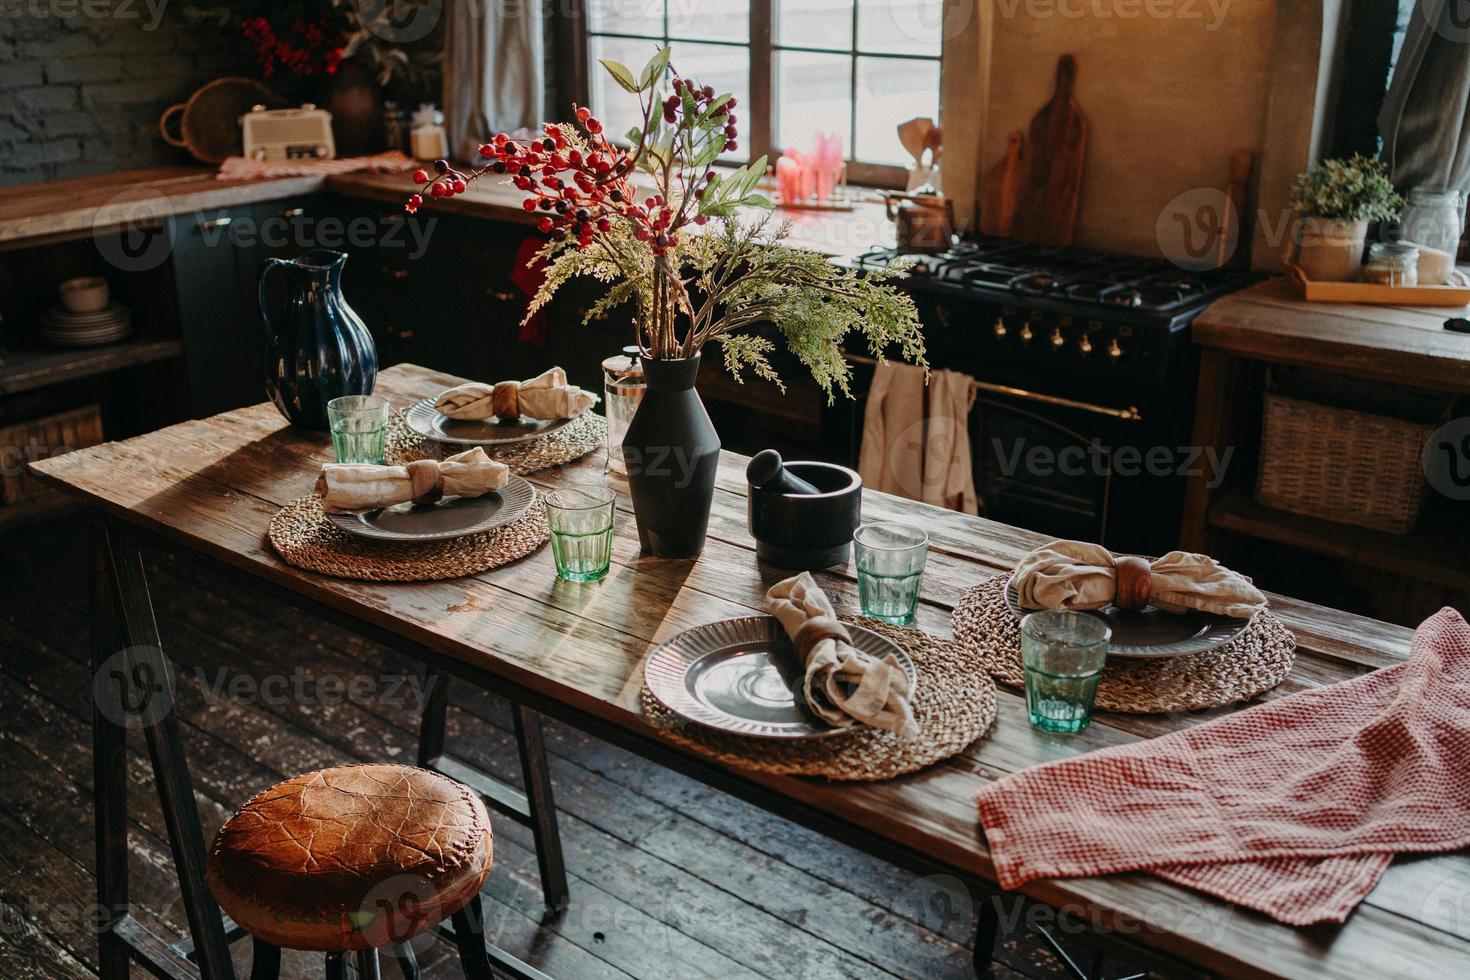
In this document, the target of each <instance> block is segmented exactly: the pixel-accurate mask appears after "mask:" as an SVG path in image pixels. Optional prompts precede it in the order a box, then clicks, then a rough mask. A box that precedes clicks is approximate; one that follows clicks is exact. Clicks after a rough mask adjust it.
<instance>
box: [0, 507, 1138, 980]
mask: <svg viewBox="0 0 1470 980" xmlns="http://www.w3.org/2000/svg"><path fill="white" fill-rule="evenodd" d="M85 542H86V535H85V528H84V526H83V523H82V521H81V520H79V519H76V518H75V517H68V518H63V519H59V520H56V521H54V522H52V523H50V524H46V525H39V526H35V527H31V528H26V529H23V530H16V531H11V532H8V533H6V534H4V535H0V651H3V661H0V719H3V720H0V772H3V773H4V776H3V780H4V787H3V790H0V857H3V861H0V976H3V977H5V978H24V977H72V976H77V977H83V976H86V975H88V974H89V973H90V972H95V964H96V938H95V927H94V926H93V925H92V923H93V922H94V921H95V919H96V916H97V913H98V910H97V909H96V908H95V906H94V901H95V897H94V890H93V888H94V886H93V877H92V869H93V849H92V829H91V803H92V800H91V758H90V755H91V753H90V743H89V741H88V739H89V735H88V728H87V719H88V718H89V717H90V705H89V699H90V679H89V676H88V668H87V649H88V647H87V615H88V611H87V607H86V601H85V595H86V590H85V588H84V585H85V582H84V577H83V576H84V559H85V553H86V552H85ZM147 558H148V562H149V567H150V570H151V572H150V573H151V575H152V583H153V587H154V601H155V602H156V604H157V611H158V616H159V620H160V627H161V631H162V634H163V638H164V644H165V649H166V650H167V652H168V654H169V656H170V657H171V658H172V660H173V661H174V663H175V665H176V667H177V671H178V675H177V677H176V687H177V703H176V705H175V709H176V710H177V711H178V712H179V716H180V718H181V720H182V722H183V725H184V732H185V738H186V743H187V750H188V752H189V757H190V762H191V765H192V767H193V771H194V776H195V783H196V793H197V797H198V803H199V807H200V811H201V815H202V820H203V823H204V830H205V833H206V835H212V834H213V833H214V831H215V830H216V829H217V828H218V827H219V825H220V824H221V823H222V822H223V821H224V820H225V819H226V818H227V817H228V815H229V814H230V813H232V812H233V810H234V808H235V807H237V806H238V805H239V804H241V803H242V802H244V801H245V800H246V799H248V798H249V797H250V796H251V795H253V794H254V793H255V792H257V791H258V790H260V789H262V788H264V787H265V786H267V785H269V784H271V783H273V782H275V781H277V780H279V779H282V778H285V777H287V776H290V775H294V774H295V773H297V772H301V771H304V770H308V769H313V768H319V767H321V766H328V765H337V764H342V763H347V762H353V761H383V760H386V761H402V762H411V761H412V760H413V758H414V754H415V746H416V731H417V727H416V726H417V712H418V708H419V705H420V704H421V701H420V698H421V697H422V694H423V690H422V680H421V678H420V676H419V675H418V674H417V673H416V672H414V671H413V670H412V668H411V667H409V666H408V665H405V664H403V663H402V662H401V661H399V660H398V659H397V658H396V657H395V656H394V655H393V654H391V653H390V652H388V651H386V650H384V649H382V648H379V647H376V646H374V645H372V644H370V643H367V642H365V641H363V640H361V639H359V638H357V637H355V636H352V635H349V634H346V633H343V632H342V631H340V630H338V629H336V628H335V627H332V626H330V625H329V624H327V623H325V622H322V621H320V620H316V619H314V618H312V617H309V616H307V615H305V614H301V613H298V612H296V611H295V610H292V609H289V608H285V607H281V606H278V605H275V604H273V603H271V602H269V601H268V600H266V599H265V598H264V597H262V596H260V595H259V594H256V593H252V592H242V593H235V592H225V591H223V590H222V589H221V588H220V587H219V586H218V584H217V583H216V582H214V581H212V580H211V578H210V576H209V574H208V567H207V565H205V564H202V563H198V562H196V561H195V560H193V559H190V558H184V557H176V556H171V555H167V554H163V553H154V552H148V553H147ZM530 560H533V561H534V560H544V559H536V558H533V559H530ZM451 701H452V703H453V704H454V705H455V706H456V708H457V710H454V711H452V712H451V714H450V729H449V731H450V745H451V747H452V750H453V751H454V752H455V754H456V755H458V756H459V757H461V758H463V759H465V760H467V761H469V762H471V763H473V764H475V765H477V766H479V767H481V768H483V769H484V770H486V771H488V772H491V773H493V774H495V775H497V776H499V777H501V778H502V779H506V780H507V781H511V782H516V781H518V779H519V768H518V764H517V762H516V758H515V751H514V743H513V741H512V738H511V735H510V720H509V714H508V712H507V710H506V706H505V704H504V703H503V702H501V701H499V700H498V699H496V698H494V697H493V696H492V695H489V694H485V693H482V692H473V691H470V690H468V689H465V688H464V687H462V686H461V687H457V688H455V690H454V693H453V696H452V698H451ZM547 739H548V746H549V749H550V751H551V752H552V755H553V758H552V770H553V779H554V781H555V786H556V793H557V803H558V807H559V810H560V821H561V827H562V835H563V841H564V846H565V848H566V851H567V855H566V856H567V864H568V868H569V871H570V873H571V876H572V879H571V907H570V908H569V909H568V910H567V911H566V912H564V913H561V914H559V915H553V914H549V913H547V912H546V910H545V908H544V907H543V905H542V903H541V901H540V888H539V882H538V879H537V876H536V864H535V856H534V852H533V845H532V840H531V836H530V832H529V831H528V830H526V829H524V828H522V827H520V826H518V825H516V824H515V823H513V822H511V821H509V820H506V819H496V818H493V817H492V819H493V821H494V824H495V836H496V841H495V845H496V846H495V858H496V861H495V870H494V872H493V873H492V874H491V877H490V880H489V882H488V883H487V885H486V896H487V909H488V914H489V919H490V921H489V924H488V927H487V932H488V933H489V934H490V935H491V936H492V937H493V938H494V940H495V941H496V942H498V943H499V944H500V945H501V946H503V947H504V948H506V949H508V950H509V951H511V952H512V953H514V954H515V955H517V956H520V957H522V958H524V959H526V960H528V961H530V962H533V963H534V964H536V965H537V966H539V967H540V968H541V969H543V970H545V971H546V972H548V973H550V974H552V975H553V976H555V977H559V978H583V977H587V978H593V977H596V978H621V977H653V978H671V980H685V978H693V977H715V976H718V977H721V978H727V977H728V978H736V977H780V978H795V977H800V978H806V977H864V978H866V977H888V976H898V977H914V978H925V980H927V978H944V977H966V976H971V975H972V970H971V967H970V953H969V949H968V944H969V942H970V930H971V928H972V925H973V907H972V905H971V901H970V899H969V897H968V896H966V895H965V894H964V892H963V890H962V889H961V888H960V886H959V883H958V882H956V881H954V880H952V879H947V878H945V877H943V876H939V877H933V878H921V877H918V876H916V875H913V874H911V873H909V872H906V871H903V870H900V869H898V868H895V867H892V866H890V865H887V864H884V863H882V862H879V861H876V860H874V859H872V858H869V857H867V856H865V855H863V854H861V853H859V852H857V851H854V850H851V849H850V848H847V847H845V846H843V845H840V844H836V843H834V842H831V841H828V840H826V839H825V838H822V837H821V836H819V835H816V834H814V833H812V832H810V831H807V830H805V829H804V828H802V827H799V826H797V825H795V824H792V823H790V822H788V821H785V820H782V819H779V818H777V817H773V816H771V815H769V814H767V813H765V812H764V811H761V810H759V809H756V808H754V807H751V806H749V805H747V804H745V803H742V802H741V801H739V800H736V799H733V798H731V797H728V796H724V795H721V794H719V793H716V792H714V791H712V790H709V789H707V788H705V787H704V786H702V785H701V784H699V783H696V782H694V781H692V780H689V779H687V778H685V777H682V776H679V775H677V774H674V773H671V772H668V771H666V770H663V769H660V768H658V767H656V766H653V765H651V764H649V763H647V762H644V761H643V760H641V759H639V758H637V757H635V756H632V755H630V754H628V753H625V752H622V751H620V750H617V749H614V748H612V747H610V746H607V745H605V744H603V743H600V742H598V741H596V740H594V739H591V738H588V737H587V736H584V735H582V734H580V733H578V732H576V731H574V730H571V729H569V728H567V727H565V726H562V725H557V724H549V725H548V728H547ZM129 748H130V750H131V752H130V758H129V770H130V775H131V777H132V778H131V786H132V790H133V791H132V796H131V804H132V811H131V812H132V826H131V834H130V839H131V849H132V853H133V868H134V886H133V896H132V900H133V910H134V913H135V915H137V916H138V917H139V918H140V919H141V920H142V921H143V922H145V923H147V924H148V925H150V926H151V927H152V928H154V929H155V930H157V931H158V932H159V933H160V934H162V935H164V936H166V937H168V938H170V939H172V938H174V937H176V936H177V935H178V934H179V931H180V929H181V928H182V924H183V919H184V917H183V910H182V907H181V906H180V904H179V902H178V901H177V898H176V896H175V894H174V890H175V889H174V887H173V884H172V876H173V866H172V862H171V860H170V859H169V856H168V852H167V847H166V845H165V843H164V841H165V831H164V826H163V821H162V817H161V814H160V812H159V809H158V804H157V799H156V796H155V795H154V791H153V786H152V780H151V777H150V775H149V772H148V766H147V759H146V754H145V752H144V747H143V745H142V739H141V738H137V737H135V738H133V739H132V740H131V741H130V744H129ZM1024 918H1025V917H1024V916H1021V915H1016V916H1015V917H1014V921H1018V922H1019V921H1023V920H1024ZM1084 942H1089V943H1090V940H1084ZM245 946H246V944H236V955H237V957H238V959H237V969H240V968H241V967H242V966H244V964H245V962H246V959H247V957H248V954H247V952H246V948H245ZM996 955H997V961H996V963H995V972H996V975H997V976H999V977H1003V978H1016V977H1021V976H1027V977H1034V978H1042V980H1047V978H1052V977H1061V976H1064V975H1065V974H1064V973H1063V971H1062V969H1061V966H1060V964H1059V963H1058V961H1057V960H1056V959H1055V958H1054V957H1053V956H1052V955H1051V953H1050V952H1049V951H1047V950H1046V949H1045V948H1044V947H1043V946H1042V945H1041V944H1040V943H1039V941H1038V940H1037V939H1035V938H1034V937H1033V936H1031V935H1030V934H1028V933H1025V931H1024V929H1021V930H1019V931H1018V932H1013V931H1010V930H1008V931H1007V932H1006V934H1005V936H1004V938H1003V941H1002V942H1001V943H1000V944H999V945H998V947H997V950H996ZM425 962H426V965H427V969H426V972H425V975H426V976H428V977H435V978H438V977H456V976H459V972H458V966H457V962H456V961H455V960H454V958H453V957H452V955H451V951H450V950H449V948H448V947H447V946H446V945H444V944H435V945H434V946H433V947H432V948H431V949H430V950H429V951H428V953H427V955H426V957H425ZM1084 962H1085V960H1084ZM1114 972H1116V969H1115V971H1114ZM384 973H385V976H389V977H393V976H396V975H397V971H396V968H395V967H393V966H391V965H388V966H385V969H384ZM135 975H136V976H140V977H141V976H142V975H143V974H142V972H141V971H140V970H137V969H136V968H135ZM242 975H243V974H242ZM283 975H284V976H287V977H291V978H305V977H317V976H320V961H319V959H318V958H314V957H310V956H307V955H305V954H294V955H293V954H287V957H286V970H285V973H284V974H283Z"/></svg>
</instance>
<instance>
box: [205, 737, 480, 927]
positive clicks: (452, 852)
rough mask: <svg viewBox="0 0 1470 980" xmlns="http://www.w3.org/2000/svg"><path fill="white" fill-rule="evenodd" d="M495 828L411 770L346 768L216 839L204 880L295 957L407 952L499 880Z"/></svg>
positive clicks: (238, 917)
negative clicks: (399, 948)
mask: <svg viewBox="0 0 1470 980" xmlns="http://www.w3.org/2000/svg"><path fill="white" fill-rule="evenodd" d="M491 858H492V855H491V837H490V818H489V816H488V815H487V814H486V812H485V805H484V804H483V803H481V802H480V798H479V797H478V796H477V795H475V793H474V792H472V791H471V790H470V789H469V788H468V787H465V786H462V785H460V784H459V783H457V782H455V781H454V780H452V779H447V778H445V777H444V776H441V775H439V774H438V773H433V772H429V771H427V770H424V769H414V768H412V767H409V766H393V765H361V766H340V767H338V768H335V769H322V770H318V771H317V772H309V773H306V774H304V775H301V776H297V777H296V778H295V779H288V780H286V781H285V782H284V783H278V784H277V785H275V786H272V787H271V788H270V789H268V790H266V791H265V792H263V793H261V794H259V795H258V796H256V797H255V798H254V799H252V800H251V801H250V802H249V803H246V804H245V805H244V806H243V807H241V808H240V812H239V813H237V814H235V815H234V816H233V817H231V818H230V820H229V822H228V823H226V824H225V825H224V826H223V827H221V828H220V832H219V833H218V834H217V835H216V836H215V839H214V846H213V847H212V848H211V849H210V853H209V861H208V867H207V868H206V870H205V879H206V881H207V882H208V883H209V888H210V891H212V892H213V893H214V897H215V900H216V901H217V902H219V904H220V907H221V908H222V909H224V910H225V911H226V912H227V913H229V915H230V917H231V918H233V919H234V920H235V921H236V922H237V923H239V924H240V926H241V927H243V928H244V929H245V930H246V931H247V932H249V933H250V934H251V935H253V936H255V937H256V938H258V939H262V940H264V941H266V942H268V943H272V944H274V945H276V946H280V947H282V948H285V949H303V950H325V951H328V952H331V951H347V950H360V949H369V948H377V947H380V946H384V945H387V944H388V943H403V942H406V941H407V940H408V939H410V938H412V937H413V936H414V935H417V934H418V933H420V932H423V931H424V930H426V929H430V928H432V927H433V926H435V925H436V924H437V923H439V922H441V921H443V920H444V919H447V918H449V917H450V916H451V915H453V914H454V913H455V912H458V911H459V910H460V909H461V908H463V907H464V906H465V904H466V903H468V902H469V901H470V900H471V899H472V898H474V896H475V895H476V894H477V893H478V892H479V890H480V886H481V885H483V884H484V883H485V878H486V876H487V875H489V873H490V864H491Z"/></svg>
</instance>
